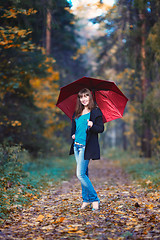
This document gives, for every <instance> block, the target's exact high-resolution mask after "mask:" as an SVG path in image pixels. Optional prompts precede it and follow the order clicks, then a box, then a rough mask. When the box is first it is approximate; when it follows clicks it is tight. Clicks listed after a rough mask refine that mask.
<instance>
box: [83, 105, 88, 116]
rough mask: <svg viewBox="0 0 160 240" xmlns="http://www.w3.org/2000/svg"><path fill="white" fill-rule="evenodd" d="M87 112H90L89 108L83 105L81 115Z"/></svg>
mask: <svg viewBox="0 0 160 240" xmlns="http://www.w3.org/2000/svg"><path fill="white" fill-rule="evenodd" d="M89 112H90V109H89V108H88V107H84V109H83V111H82V115H83V114H86V113H89Z"/></svg>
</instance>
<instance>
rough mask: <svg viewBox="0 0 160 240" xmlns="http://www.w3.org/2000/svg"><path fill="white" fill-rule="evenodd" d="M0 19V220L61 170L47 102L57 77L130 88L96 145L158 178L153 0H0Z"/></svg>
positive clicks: (64, 131) (66, 139) (54, 117)
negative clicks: (74, 0)
mask: <svg viewBox="0 0 160 240" xmlns="http://www.w3.org/2000/svg"><path fill="white" fill-rule="evenodd" d="M0 20H1V25H0V150H1V151H0V180H1V181H0V188H1V190H2V191H1V193H0V199H1V209H0V210H1V215H0V218H1V220H2V221H3V219H4V218H5V217H6V216H7V215H8V214H9V213H10V211H12V207H13V206H15V204H16V206H17V207H21V206H23V205H25V204H27V203H28V201H29V199H30V198H31V197H32V196H33V195H34V194H35V193H38V190H37V189H38V187H39V186H41V187H42V185H43V184H47V182H48V181H49V180H48V179H50V180H51V179H52V180H53V178H54V180H55V179H56V176H57V175H58V174H59V175H58V176H59V178H64V177H66V176H68V175H69V174H70V171H71V169H72V165H73V166H74V164H75V163H74V159H72V158H70V160H69V161H70V163H71V164H70V165H69V164H68V162H67V161H68V150H69V145H70V141H71V140H70V124H71V123H70V120H68V118H67V117H66V116H65V115H64V114H63V113H62V112H61V111H60V110H59V109H58V108H57V107H56V106H55V104H56V101H57V98H58V94H59V90H60V87H62V86H64V85H66V84H68V83H70V82H72V81H74V80H76V79H78V78H81V77H83V76H90V77H96V78H100V79H106V80H111V81H115V83H116V84H117V85H118V87H119V88H120V89H121V90H122V91H123V92H124V94H125V95H126V96H127V97H128V98H129V102H128V104H127V108H126V111H125V114H124V117H123V119H118V120H115V121H113V122H109V123H107V124H106V125H105V132H104V133H103V134H102V135H101V137H100V142H101V148H102V153H103V155H104V156H107V157H109V158H111V157H113V156H115V155H116V154H118V155H119V156H120V154H125V155H123V156H124V158H125V159H126V158H127V159H129V158H130V157H131V156H132V157H133V158H134V159H135V160H134V161H133V164H132V165H134V166H133V168H132V169H131V170H130V172H131V173H134V174H135V172H136V174H141V178H145V179H147V181H148V179H149V181H150V183H153V186H154V187H157V186H158V184H159V182H160V180H159V179H160V178H159V173H158V172H159V170H158V169H159V168H160V159H159V157H160V121H159V116H160V108H159V106H160V98H159V92H160V81H159V80H160V31H159V29H160V2H159V1H158V0H152V1H147V0H117V1H115V4H114V5H113V6H109V5H107V4H106V3H104V2H103V1H102V0H100V1H96V2H95V3H92V2H90V3H89V2H84V1H79V4H78V5H77V7H76V9H73V7H72V2H71V1H67V0H58V1H56V0H35V1H32V0H28V1H25V2H24V1H22V0H9V1H3V0H0ZM127 153H128V155H126V154H127ZM116 157H117V155H116ZM122 159H123V157H122ZM146 159H147V162H146ZM121 163H122V161H121ZM126 164H127V163H126V162H125V167H126V166H127V165H126ZM122 165H123V164H122ZM143 168H145V169H143ZM64 170H65V171H64ZM140 170H144V171H143V172H141V173H140ZM147 171H148V172H147ZM144 172H145V173H144ZM136 176H137V175H136ZM138 176H140V175H138ZM19 189H20V190H19ZM4 193H5V194H4ZM15 196H16V197H15Z"/></svg>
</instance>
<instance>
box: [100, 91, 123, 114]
mask: <svg viewBox="0 0 160 240" xmlns="http://www.w3.org/2000/svg"><path fill="white" fill-rule="evenodd" d="M99 93H100V94H101V95H102V96H103V97H105V98H108V99H109V100H110V101H111V102H112V104H113V105H114V106H115V104H114V103H113V101H112V100H111V99H110V98H109V97H108V96H107V97H106V96H105V95H104V94H102V93H101V92H100V91H99ZM115 107H116V106H115ZM116 109H117V111H118V112H119V110H118V108H117V107H116ZM119 113H120V112H119ZM120 115H121V116H123V115H122V114H121V113H120Z"/></svg>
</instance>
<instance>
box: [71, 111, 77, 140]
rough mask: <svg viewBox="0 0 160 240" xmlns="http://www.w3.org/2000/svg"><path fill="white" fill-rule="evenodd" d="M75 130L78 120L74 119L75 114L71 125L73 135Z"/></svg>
mask: <svg viewBox="0 0 160 240" xmlns="http://www.w3.org/2000/svg"><path fill="white" fill-rule="evenodd" d="M75 131H76V122H75V119H74V115H73V117H72V127H71V137H72V135H73V134H75Z"/></svg>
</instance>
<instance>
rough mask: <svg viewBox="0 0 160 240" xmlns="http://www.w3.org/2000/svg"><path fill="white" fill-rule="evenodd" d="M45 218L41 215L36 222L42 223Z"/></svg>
mask: <svg viewBox="0 0 160 240" xmlns="http://www.w3.org/2000/svg"><path fill="white" fill-rule="evenodd" d="M43 218H44V216H43V215H39V216H38V218H37V219H36V221H39V222H42V221H43Z"/></svg>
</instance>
